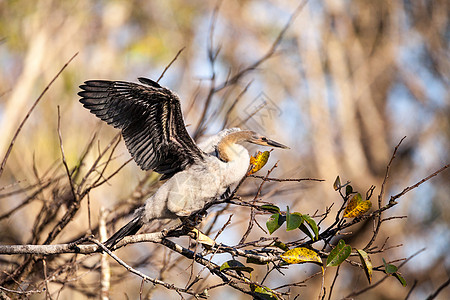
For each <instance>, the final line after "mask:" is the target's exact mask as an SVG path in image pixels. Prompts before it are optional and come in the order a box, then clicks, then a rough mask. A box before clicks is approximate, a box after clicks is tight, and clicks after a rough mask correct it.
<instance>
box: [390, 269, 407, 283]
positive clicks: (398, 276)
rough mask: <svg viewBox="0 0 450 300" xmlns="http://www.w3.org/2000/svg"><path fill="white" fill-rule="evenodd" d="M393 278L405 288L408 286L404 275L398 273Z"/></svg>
mask: <svg viewBox="0 0 450 300" xmlns="http://www.w3.org/2000/svg"><path fill="white" fill-rule="evenodd" d="M392 276H394V277H395V278H397V280H398V281H400V283H401V284H402V285H403V286H406V280H405V278H403V277H402V275H400V273H398V272H396V273H394V274H392Z"/></svg>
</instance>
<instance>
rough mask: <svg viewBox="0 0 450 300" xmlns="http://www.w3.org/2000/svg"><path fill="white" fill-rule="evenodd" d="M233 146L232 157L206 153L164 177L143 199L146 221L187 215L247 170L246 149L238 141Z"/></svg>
mask: <svg viewBox="0 0 450 300" xmlns="http://www.w3.org/2000/svg"><path fill="white" fill-rule="evenodd" d="M233 146H236V147H234V148H233V151H234V153H235V155H234V157H233V160H231V161H229V162H223V161H221V160H219V159H218V158H217V157H214V156H207V157H205V161H204V162H202V163H198V164H195V165H192V166H190V167H189V168H187V169H186V170H184V171H181V172H179V173H177V174H175V175H174V176H173V177H172V178H170V179H169V180H167V181H166V182H165V183H164V184H163V185H162V186H161V187H160V188H159V189H158V191H156V193H155V194H154V195H153V196H152V197H150V198H149V199H148V200H147V203H146V207H145V217H146V219H147V220H146V221H149V220H152V219H156V218H176V217H177V216H178V217H180V216H188V215H190V214H191V213H193V212H195V211H197V210H200V209H202V208H203V207H204V206H205V204H206V203H208V202H209V201H212V200H214V199H216V198H218V197H220V196H221V195H222V194H223V193H225V191H226V189H227V188H228V187H229V186H231V185H233V184H235V183H237V182H239V181H240V180H241V179H242V178H243V177H244V176H245V173H246V172H247V170H248V166H249V161H250V158H249V154H248V151H247V149H245V148H244V147H242V146H241V145H233Z"/></svg>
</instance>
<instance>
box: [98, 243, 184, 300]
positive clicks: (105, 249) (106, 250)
mask: <svg viewBox="0 0 450 300" xmlns="http://www.w3.org/2000/svg"><path fill="white" fill-rule="evenodd" d="M89 241H91V242H92V243H94V244H96V245H97V246H98V247H99V248H101V249H102V250H103V251H105V252H106V253H107V254H108V255H109V256H111V257H112V258H113V259H114V260H115V261H117V262H118V263H119V264H120V265H121V266H123V267H124V268H125V269H127V271H129V272H131V273H133V274H135V275H137V276H139V277H141V278H142V279H144V280H145V281H148V282H151V283H153V284H159V285H162V286H164V287H165V288H167V289H169V290H174V291H176V292H177V293H188V294H192V293H191V292H189V291H188V290H186V289H183V288H179V287H176V286H175V285H174V284H170V283H167V282H164V281H161V280H158V279H155V278H151V277H149V276H147V275H145V274H144V273H142V272H140V271H138V270H136V269H134V268H133V267H131V266H129V265H128V264H127V263H125V262H124V261H123V260H121V259H120V258H119V257H118V256H116V255H115V254H114V253H112V252H111V251H110V250H109V249H108V248H107V247H106V246H105V245H103V244H102V243H100V242H99V241H98V240H96V239H94V238H90V239H89Z"/></svg>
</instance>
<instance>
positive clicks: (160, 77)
mask: <svg viewBox="0 0 450 300" xmlns="http://www.w3.org/2000/svg"><path fill="white" fill-rule="evenodd" d="M185 48H186V47H183V48H181V49H180V50H178V53H177V54H176V55H175V57H174V58H173V59H172V60H171V61H170V63H169V64H168V65H167V66H166V67H165V68H164V71H163V72H162V73H161V75H160V76H159V78H158V80H156V82H159V81H160V80H161V79H162V78H163V77H164V74H166V71H167V70H168V69H169V68H170V66H172V64H173V63H174V62H175V61H176V60H177V58H178V56H179V55H180V54H181V52H183V50H184V49H185Z"/></svg>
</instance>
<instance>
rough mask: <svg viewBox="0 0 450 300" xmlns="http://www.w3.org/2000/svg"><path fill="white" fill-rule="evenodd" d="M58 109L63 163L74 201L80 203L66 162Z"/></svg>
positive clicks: (59, 115) (59, 117) (59, 116)
mask: <svg viewBox="0 0 450 300" xmlns="http://www.w3.org/2000/svg"><path fill="white" fill-rule="evenodd" d="M57 108H58V138H59V149H60V150H61V158H62V163H63V165H64V169H65V170H66V174H67V179H69V185H70V191H71V192H72V197H73V201H77V202H78V200H77V195H76V193H75V187H74V185H73V181H72V176H71V175H70V171H69V166H68V165H67V162H66V155H65V154H64V147H63V140H62V134H61V114H60V110H59V105H58V106H57Z"/></svg>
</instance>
